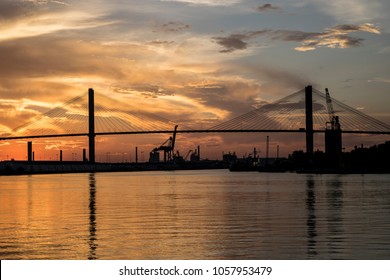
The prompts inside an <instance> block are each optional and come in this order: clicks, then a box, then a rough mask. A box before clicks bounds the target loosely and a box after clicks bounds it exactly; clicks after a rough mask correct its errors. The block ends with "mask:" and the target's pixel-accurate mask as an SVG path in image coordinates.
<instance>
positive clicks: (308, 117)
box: [305, 86, 314, 156]
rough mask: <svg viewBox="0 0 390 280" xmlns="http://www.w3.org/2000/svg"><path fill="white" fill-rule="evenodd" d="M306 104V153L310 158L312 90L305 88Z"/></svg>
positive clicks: (312, 137)
mask: <svg viewBox="0 0 390 280" xmlns="http://www.w3.org/2000/svg"><path fill="white" fill-rule="evenodd" d="M305 104H306V153H307V154H308V155H309V156H311V155H313V151H314V131H313V88H312V86H307V87H305Z"/></svg>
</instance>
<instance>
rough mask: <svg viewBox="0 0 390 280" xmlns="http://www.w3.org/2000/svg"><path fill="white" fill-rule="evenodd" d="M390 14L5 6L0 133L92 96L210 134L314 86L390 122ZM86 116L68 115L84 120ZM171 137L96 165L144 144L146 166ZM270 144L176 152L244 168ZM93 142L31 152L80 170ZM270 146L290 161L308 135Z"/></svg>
mask: <svg viewBox="0 0 390 280" xmlns="http://www.w3.org/2000/svg"><path fill="white" fill-rule="evenodd" d="M389 10H390V3H389V2H388V1H385V0H374V1H361V0H355V1H347V0H340V1H336V0H334V1H333V0H327V1H325V0H316V1H297V0H293V1H287V2H286V1H273V2H272V3H271V4H270V3H267V2H261V1H260V2H259V1H254V0H250V1H243V0H221V1H211V0H210V1H208V0H199V1H198V0H151V1H122V0H113V1H101V0H87V1H74V0H63V1H50V0H47V1H41V0H29V1H26V0H0V61H1V64H0V134H1V135H8V134H9V133H12V132H13V131H15V129H16V128H18V127H20V126H23V125H25V124H28V123H31V122H32V121H33V120H36V119H37V118H40V116H41V115H42V114H43V113H46V112H47V111H49V110H51V109H53V108H56V107H59V106H61V104H63V103H64V102H66V101H68V100H70V99H72V98H75V97H77V96H80V95H81V94H87V91H88V88H94V90H95V92H96V94H99V95H101V96H106V97H107V99H100V100H99V99H98V96H99V95H97V97H96V98H97V99H96V103H97V104H98V103H99V102H100V103H102V104H104V105H105V106H107V107H109V106H115V110H117V111H119V110H121V111H125V110H129V111H130V110H133V111H136V110H137V111H142V112H145V113H151V114H153V115H157V116H159V117H161V118H162V119H166V120H170V121H171V123H168V124H167V125H168V126H171V127H172V128H171V129H172V130H173V127H174V124H175V123H180V124H181V126H184V125H185V126H186V127H190V128H194V129H206V128H209V127H211V126H213V125H216V124H218V123H221V122H223V121H226V120H228V119H231V118H233V117H237V116H239V115H242V114H244V113H246V112H249V111H251V110H253V109H254V108H258V107H259V106H261V105H263V104H266V103H270V102H273V101H275V100H278V99H280V98H282V97H284V96H287V95H289V94H291V93H294V92H296V91H298V90H300V89H302V88H304V87H305V86H306V85H309V84H311V85H313V87H315V88H317V89H318V90H322V91H323V90H324V88H325V87H327V88H329V89H330V91H331V94H332V96H333V97H334V98H336V99H338V100H341V101H342V102H344V103H346V104H348V105H349V106H351V107H353V108H359V110H360V111H362V112H363V113H365V114H368V115H371V116H373V117H375V118H378V119H379V120H381V121H383V122H385V123H387V124H390V108H389V106H388V104H390V83H389V81H390V76H389V75H390V74H389V73H390V64H389V61H390V51H389V45H390V35H389V32H390V23H389V21H388V11H389ZM102 98H103V97H102ZM108 100H115V102H114V101H112V104H109V103H110V102H111V101H108ZM77 105H78V104H69V105H67V106H68V107H67V108H65V107H64V109H67V110H69V112H73V114H75V115H76V113H75V112H77V110H78V109H77ZM79 110H80V111H79V112H77V114H78V115H83V114H84V115H85V112H84V111H82V110H81V109H79ZM113 110H114V109H113ZM69 112H68V115H69V114H70V113H69ZM107 114H108V113H105V114H103V113H102V114H101V115H100V117H102V118H103V117H105V118H109V117H110V116H109V115H107ZM118 114H119V113H118ZM85 116H86V115H85ZM61 118H63V119H61ZM56 121H62V124H63V126H62V127H60V126H58V125H57V123H50V122H45V124H46V125H47V126H46V127H45V129H46V130H47V131H52V132H53V133H63V131H67V129H68V128H69V127H72V126H74V127H75V129H76V128H77V129H83V128H84V127H87V124H86V123H84V124H81V123H80V122H79V119H76V117H75V118H73V119H72V118H65V117H64V116H61V117H58V119H57V120H56ZM134 122H136V120H135V119H134ZM181 126H180V127H181ZM180 127H179V129H180ZM25 129H27V128H25ZM169 137H170V135H164V134H160V135H146V136H145V135H144V136H142V135H138V136H131V135H130V136H120V137H114V136H107V137H106V136H105V137H97V139H96V143H97V144H96V148H97V153H96V154H97V160H99V157H100V159H101V160H106V159H107V155H108V154H107V153H110V155H111V159H110V160H116V161H121V160H124V159H125V158H126V160H127V161H130V160H131V158H132V157H133V159H134V149H135V147H136V146H137V147H139V149H140V151H142V152H143V157H144V159H145V160H147V159H148V155H149V152H150V151H151V150H152V149H153V148H154V147H156V146H157V145H159V144H161V143H162V142H163V141H165V140H166V139H167V138H169ZM316 137H317V136H316ZM318 137H322V136H318ZM265 139H266V135H265V134H249V135H247V134H245V135H244V134H242V135H231V134H226V135H222V134H210V135H207V134H196V135H191V134H186V135H184V134H183V135H179V136H178V139H177V149H178V150H180V152H181V154H185V153H186V152H187V151H188V150H190V149H194V148H195V147H196V146H197V145H201V146H202V152H203V153H202V156H203V157H204V158H221V154H222V152H229V151H232V152H233V151H235V152H237V154H238V155H240V156H242V155H244V154H245V153H249V152H251V151H252V150H253V148H254V147H257V148H258V150H260V151H261V150H264V149H265ZM286 139H288V140H287V141H286ZM87 140H88V139H87V138H86V137H76V138H71V137H65V138H60V139H57V138H53V139H49V138H48V139H37V140H33V142H34V151H35V154H36V158H37V159H47V160H50V159H52V160H55V159H56V158H58V151H59V150H60V149H61V150H63V151H64V154H65V156H64V157H65V159H69V160H72V159H74V158H75V157H76V154H77V157H78V159H80V158H81V154H82V149H83V148H87V147H88V141H87ZM386 140H389V139H388V136H387V137H386V136H380V135H379V136H359V137H358V138H356V137H355V138H353V137H352V136H346V138H345V141H344V143H345V145H346V149H350V148H351V147H353V146H354V145H360V144H365V145H374V144H377V143H380V142H384V141H386ZM27 141H28V140H17V141H16V140H12V141H8V140H7V141H0V160H7V159H11V158H14V159H21V160H24V159H25V158H26V142H27ZM271 141H272V143H271V144H272V149H273V153H276V152H274V151H276V146H277V145H279V146H280V151H281V154H282V155H284V156H286V155H287V154H288V153H290V152H291V151H293V150H294V149H303V148H304V136H303V135H292V136H291V135H287V136H286V135H281V134H275V135H272V136H271ZM322 142H323V140H322V138H321V139H318V141H317V143H318V147H316V148H319V149H322V148H323V144H322ZM272 156H273V154H272Z"/></svg>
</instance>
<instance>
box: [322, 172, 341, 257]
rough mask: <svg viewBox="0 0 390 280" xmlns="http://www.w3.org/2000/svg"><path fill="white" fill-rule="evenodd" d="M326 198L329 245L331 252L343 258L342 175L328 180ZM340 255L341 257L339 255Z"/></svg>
mask: <svg viewBox="0 0 390 280" xmlns="http://www.w3.org/2000/svg"><path fill="white" fill-rule="evenodd" d="M326 187H327V190H326V200H327V204H328V210H327V212H328V213H327V224H328V230H329V234H328V247H329V250H330V251H329V254H332V255H333V256H335V257H334V258H342V254H343V247H344V244H343V239H344V237H343V236H344V235H343V227H342V226H343V225H342V224H343V217H342V215H341V214H342V212H343V209H342V208H343V183H342V181H341V180H340V177H338V176H336V177H335V178H334V179H333V180H329V181H327V182H326ZM338 256H340V257H338Z"/></svg>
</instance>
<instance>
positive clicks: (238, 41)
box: [213, 30, 269, 53]
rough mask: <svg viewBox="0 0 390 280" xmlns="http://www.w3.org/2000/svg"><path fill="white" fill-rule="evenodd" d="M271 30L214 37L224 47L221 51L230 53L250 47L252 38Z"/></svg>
mask: <svg viewBox="0 0 390 280" xmlns="http://www.w3.org/2000/svg"><path fill="white" fill-rule="evenodd" d="M268 32H269V30H261V31H254V32H244V33H235V34H231V35H229V36H227V37H213V39H214V40H215V41H216V43H217V44H219V45H221V46H222V47H224V49H222V50H221V51H220V52H222V53H229V52H233V51H236V50H245V49H247V48H248V42H247V41H249V40H250V39H252V38H255V37H257V36H260V35H263V34H267V33H268Z"/></svg>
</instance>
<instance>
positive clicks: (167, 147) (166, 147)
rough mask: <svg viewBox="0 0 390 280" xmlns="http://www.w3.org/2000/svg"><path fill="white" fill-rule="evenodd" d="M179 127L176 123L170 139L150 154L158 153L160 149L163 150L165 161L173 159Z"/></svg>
mask: <svg viewBox="0 0 390 280" xmlns="http://www.w3.org/2000/svg"><path fill="white" fill-rule="evenodd" d="M177 127H178V126H177V125H176V126H175V129H174V131H173V135H172V136H171V137H169V139H168V140H166V141H165V142H164V143H162V144H161V145H160V146H159V147H156V148H154V149H153V150H152V152H151V153H150V154H156V153H158V152H159V151H163V152H164V162H167V161H172V160H173V157H174V149H175V141H176V132H177Z"/></svg>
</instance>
